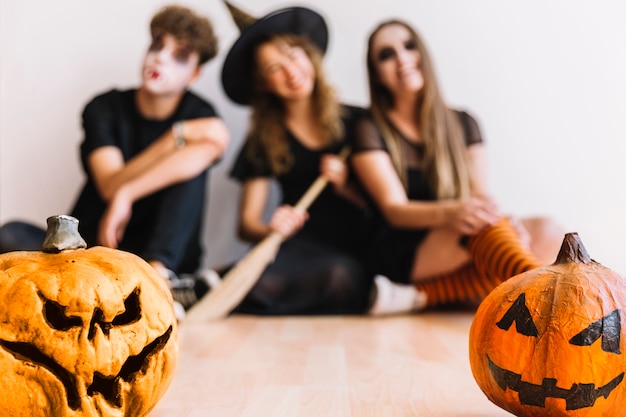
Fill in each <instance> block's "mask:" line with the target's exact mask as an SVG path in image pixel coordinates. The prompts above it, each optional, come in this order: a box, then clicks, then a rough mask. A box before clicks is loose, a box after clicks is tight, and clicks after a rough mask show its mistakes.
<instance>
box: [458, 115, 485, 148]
mask: <svg viewBox="0 0 626 417" xmlns="http://www.w3.org/2000/svg"><path fill="white" fill-rule="evenodd" d="M456 114H457V115H458V117H459V122H460V123H461V129H462V130H463V134H464V136H465V145H467V146H470V145H475V144H477V143H483V137H482V135H481V133H480V127H479V126H478V122H477V121H476V119H474V118H473V117H472V116H471V115H470V114H469V113H467V112H465V111H457V112H456Z"/></svg>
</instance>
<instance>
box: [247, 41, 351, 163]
mask: <svg viewBox="0 0 626 417" xmlns="http://www.w3.org/2000/svg"><path fill="white" fill-rule="evenodd" d="M267 42H275V43H283V44H286V45H288V46H290V47H295V46H297V47H301V48H302V49H304V51H305V53H306V54H307V55H308V57H309V59H310V60H311V63H312V64H313V68H314V70H315V86H314V89H313V94H312V97H311V100H312V101H313V107H314V110H315V115H316V117H317V120H318V125H319V126H320V130H321V132H322V135H323V137H324V139H325V140H326V143H324V144H323V145H324V146H326V145H330V144H332V143H334V142H337V141H339V140H340V139H341V137H342V136H343V133H344V128H343V123H342V121H341V115H342V113H341V106H340V104H339V101H338V100H337V96H336V94H335V90H334V89H333V88H332V87H331V86H330V85H329V84H328V82H327V81H326V79H325V77H324V71H323V66H322V53H321V52H320V51H319V49H318V48H317V47H315V46H314V45H313V44H312V43H311V42H310V41H309V40H308V39H307V38H305V37H302V36H294V35H286V34H273V35H270V36H269V37H267V38H264V39H262V40H260V41H259V42H258V43H257V47H258V45H261V44H264V43H267ZM253 62H254V68H253V70H252V74H253V76H252V77H253V80H252V86H253V87H252V88H253V94H252V99H251V100H250V104H251V107H252V115H251V122H250V128H249V131H248V142H249V145H250V146H249V148H248V150H249V154H248V156H249V157H250V158H251V159H252V161H253V162H254V161H257V162H261V161H260V160H259V159H258V158H260V155H262V154H263V153H265V154H266V155H267V156H268V160H269V161H268V162H269V166H270V169H271V171H272V174H273V175H280V174H283V173H285V172H287V171H289V170H290V169H291V166H292V165H293V156H292V155H291V153H290V152H289V146H288V143H287V140H286V132H287V128H286V124H285V120H286V113H285V106H284V104H283V102H282V100H281V99H280V97H277V96H276V95H274V94H272V93H269V92H267V91H265V90H264V89H263V88H261V86H262V85H263V82H262V78H261V77H262V75H261V74H260V71H259V69H258V67H257V64H256V60H253ZM261 150H263V152H261Z"/></svg>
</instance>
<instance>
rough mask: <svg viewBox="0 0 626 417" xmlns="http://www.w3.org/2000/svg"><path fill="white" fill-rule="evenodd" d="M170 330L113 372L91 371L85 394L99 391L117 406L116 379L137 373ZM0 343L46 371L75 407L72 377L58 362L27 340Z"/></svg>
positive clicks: (119, 403)
mask: <svg viewBox="0 0 626 417" xmlns="http://www.w3.org/2000/svg"><path fill="white" fill-rule="evenodd" d="M171 333H172V327H171V326H170V327H169V328H168V329H167V331H166V332H165V333H164V334H163V335H161V336H160V337H158V338H156V339H155V340H154V341H152V343H150V344H149V345H147V346H146V347H145V348H143V350H142V351H141V352H140V353H139V354H138V355H135V356H130V357H129V358H128V359H127V360H126V362H125V363H124V365H123V366H122V368H121V369H120V372H119V373H118V374H117V375H112V376H107V375H102V374H101V373H99V372H95V373H94V376H93V381H92V383H91V385H89V386H88V387H87V394H88V395H89V396H93V395H95V394H96V393H100V394H101V395H102V396H103V397H104V399H105V400H107V402H108V403H109V404H111V405H113V406H115V407H118V408H119V407H121V406H122V398H121V395H120V383H121V382H132V381H133V380H134V379H135V377H136V376H137V374H138V373H140V372H141V371H142V370H143V369H144V367H145V366H146V365H147V364H148V362H149V359H150V357H151V356H153V355H155V354H157V353H158V352H159V351H161V350H162V349H163V347H164V346H165V345H166V344H167V341H168V340H169V338H170V335H171ZM0 346H2V347H3V348H4V349H5V350H6V351H7V352H9V353H11V354H12V355H13V356H15V358H16V359H18V360H22V361H25V362H30V363H32V364H34V365H37V366H41V367H43V368H46V369H47V370H48V371H50V372H51V373H52V374H53V375H54V376H56V377H57V379H58V380H59V381H61V383H62V384H63V386H64V387H65V392H66V394H67V405H68V406H69V407H70V408H71V409H72V410H78V409H79V408H80V397H79V394H78V389H77V388H76V377H75V376H74V375H73V374H72V373H70V372H68V371H67V370H66V369H64V368H63V367H62V366H61V365H59V364H58V363H57V362H56V361H55V360H54V359H52V358H50V357H49V356H46V355H45V354H44V353H42V352H41V351H40V350H39V349H37V348H36V347H35V346H33V345H30V344H28V343H22V342H8V341H6V340H0Z"/></svg>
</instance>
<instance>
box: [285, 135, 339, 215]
mask: <svg viewBox="0 0 626 417" xmlns="http://www.w3.org/2000/svg"><path fill="white" fill-rule="evenodd" d="M349 154H350V146H349V145H346V146H344V147H343V148H342V149H341V151H340V152H339V153H338V154H337V157H338V158H339V159H341V160H342V161H345V160H346V158H347V157H348V155H349ZM326 184H328V179H326V177H324V176H323V175H320V176H319V177H317V179H316V180H315V182H313V184H311V186H310V187H309V189H308V190H306V192H305V193H304V195H302V197H300V199H299V200H298V202H297V203H296V205H295V206H294V209H296V210H299V211H306V210H307V209H308V208H309V206H310V205H311V204H312V203H313V201H315V199H316V198H317V196H318V195H319V193H321V192H322V191H323V190H324V187H326Z"/></svg>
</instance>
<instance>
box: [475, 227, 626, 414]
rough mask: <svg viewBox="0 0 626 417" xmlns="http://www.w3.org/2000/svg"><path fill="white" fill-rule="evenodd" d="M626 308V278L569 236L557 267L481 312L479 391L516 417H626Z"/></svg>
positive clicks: (499, 292) (507, 291)
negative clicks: (624, 327)
mask: <svg viewBox="0 0 626 417" xmlns="http://www.w3.org/2000/svg"><path fill="white" fill-rule="evenodd" d="M624 307H626V282H625V281H624V279H623V278H622V277H621V276H620V275H618V274H617V273H615V272H614V271H612V270H610V269H608V268H606V267H604V266H602V265H600V264H599V263H597V262H595V261H593V260H592V259H591V258H590V257H589V255H588V253H587V251H586V249H585V248H584V246H583V245H582V242H581V241H580V239H579V237H578V235H577V234H575V233H570V234H567V235H566V236H565V239H564V241H563V245H562V247H561V251H560V252H559V255H558V257H557V259H556V262H555V263H554V264H552V265H549V266H546V267H541V268H537V269H534V270H531V271H528V272H525V273H523V274H520V275H517V276H515V277H513V278H511V279H509V280H508V281H506V282H504V283H502V284H501V285H500V286H498V287H497V288H496V289H495V290H494V291H493V292H492V293H491V294H490V295H489V296H487V297H486V298H485V300H483V302H482V303H481V305H480V306H479V308H478V310H477V312H476V315H475V317H474V320H473V322H472V326H471V329H470V336H469V345H470V346H469V347H470V364H471V368H472V373H473V375H474V378H475V380H476V382H477V383H478V386H479V387H480V388H481V389H482V391H483V392H484V393H485V394H486V395H487V397H488V398H489V399H490V400H491V401H492V402H493V403H495V404H496V405H498V406H500V407H502V408H503V409H505V410H507V411H509V412H511V413H513V414H515V415H516V416H528V417H531V416H532V417H542V416H550V417H555V416H577V417H582V416H605V417H606V416H611V417H615V416H626V406H625V405H624V403H625V400H626V382H624V372H625V371H626V357H625V356H624V354H623V352H624V339H625V338H624V333H623V331H622V326H621V322H622V321H623V314H624V312H623V309H624Z"/></svg>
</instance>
